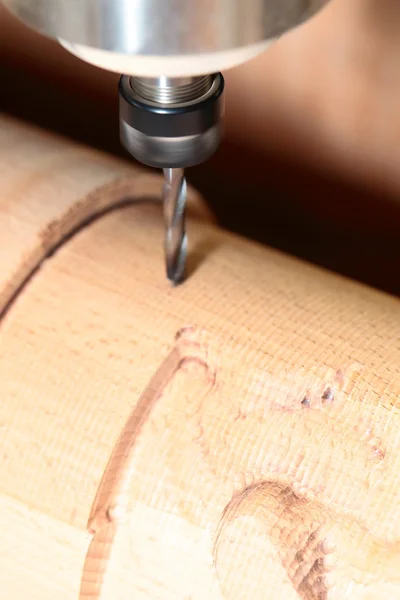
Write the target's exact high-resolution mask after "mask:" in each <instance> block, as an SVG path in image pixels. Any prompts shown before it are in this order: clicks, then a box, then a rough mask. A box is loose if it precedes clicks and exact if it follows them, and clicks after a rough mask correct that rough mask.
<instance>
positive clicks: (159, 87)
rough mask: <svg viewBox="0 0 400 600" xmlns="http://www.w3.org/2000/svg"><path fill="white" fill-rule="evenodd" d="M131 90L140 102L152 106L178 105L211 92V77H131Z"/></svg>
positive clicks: (195, 99) (197, 99) (196, 99)
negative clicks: (148, 103) (145, 102)
mask: <svg viewBox="0 0 400 600" xmlns="http://www.w3.org/2000/svg"><path fill="white" fill-rule="evenodd" d="M129 81H130V85H131V89H132V91H133V92H134V94H136V95H137V96H138V98H139V99H140V100H142V101H143V100H144V101H147V102H151V103H153V104H163V105H168V106H171V105H179V104H181V103H186V102H190V101H197V102H198V101H199V99H200V98H201V97H202V96H204V95H205V94H207V92H208V91H210V90H211V86H212V85H213V76H212V75H204V76H203V77H173V78H170V77H131V78H130V80H129Z"/></svg>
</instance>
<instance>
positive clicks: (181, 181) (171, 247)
mask: <svg viewBox="0 0 400 600" xmlns="http://www.w3.org/2000/svg"><path fill="white" fill-rule="evenodd" d="M164 177H165V183H164V219H165V261H166V268H167V277H168V279H169V280H170V281H171V282H172V283H173V284H174V285H177V284H178V283H180V282H181V281H182V279H183V277H184V271H185V263H186V254H187V235H186V231H185V208H186V193H187V192H186V179H185V176H184V169H164Z"/></svg>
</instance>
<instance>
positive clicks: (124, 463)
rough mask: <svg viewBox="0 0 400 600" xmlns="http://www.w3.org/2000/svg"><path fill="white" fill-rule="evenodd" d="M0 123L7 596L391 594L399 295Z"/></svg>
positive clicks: (114, 166)
mask: <svg viewBox="0 0 400 600" xmlns="http://www.w3.org/2000/svg"><path fill="white" fill-rule="evenodd" d="M0 125H1V126H0V132H1V133H2V141H1V142H0V152H1V162H0V164H1V167H2V170H4V174H2V177H1V179H0V186H1V187H0V190H1V191H0V230H1V232H2V235H1V236H0V243H1V248H0V249H1V261H2V263H1V265H2V266H1V278H0V281H1V288H0V289H1V292H3V293H4V294H5V296H4V303H6V301H7V302H8V301H9V299H10V297H11V296H12V292H13V291H14V290H13V289H11V288H13V287H14V288H16V287H17V286H19V285H20V284H21V281H22V280H23V278H24V277H26V275H27V274H28V272H29V271H30V270H32V269H33V268H34V266H35V261H36V262H41V268H40V270H38V271H37V272H36V273H34V275H33V276H32V278H31V279H30V281H29V282H28V283H27V284H26V285H25V286H24V287H22V289H20V292H19V294H18V296H17V298H16V299H15V301H14V302H13V303H12V304H10V305H9V306H8V310H7V312H6V313H5V316H4V318H3V321H2V324H1V325H2V327H1V339H0V345H1V347H0V381H1V403H0V430H1V453H0V561H1V562H0V598H7V599H8V598H15V599H16V600H20V599H21V600H22V598H24V599H25V598H27V597H29V598H32V599H34V600H36V599H38V600H39V598H40V599H41V600H47V599H49V600H50V599H53V598H54V597H57V598H60V599H65V600H73V599H75V598H76V599H77V598H78V597H79V593H80V591H79V590H80V589H81V599H82V600H83V599H89V598H90V599H91V600H94V599H96V600H98V599H100V598H101V600H108V599H113V600H119V599H120V598H121V600H122V599H124V600H125V599H126V598H135V600H137V599H139V600H140V599H143V600H145V599H146V600H148V599H150V598H151V599H160V600H169V599H173V598H176V599H183V598H184V599H189V598H190V599H192V600H194V599H196V600H197V599H199V600H200V599H201V600H203V599H204V598H210V600H219V599H222V598H224V599H227V600H231V599H235V600H236V599H238V600H239V599H247V598H248V599H250V598H251V599H252V598H260V599H261V598H268V599H270V598H271V599H273V600H275V599H276V600H278V599H280V598H287V599H288V600H290V599H291V598H293V599H296V598H305V599H307V600H308V599H317V598H318V599H320V598H327V599H329V600H331V599H332V600H333V599H339V598H340V599H343V598H352V599H353V598H356V599H363V600H364V599H368V600H369V599H371V598H383V597H388V598H400V502H399V500H400V488H399V469H400V453H399V445H400V444H399V430H400V406H399V397H400V305H399V301H398V300H397V299H394V298H391V297H389V296H387V295H384V294H382V293H378V292H376V291H374V290H371V289H369V288H366V287H363V286H361V285H357V284H354V283H352V282H350V281H346V280H344V279H341V278H338V277H335V276H333V275H331V274H329V273H327V272H324V271H321V270H318V269H316V268H314V267H312V266H310V265H307V264H305V263H302V262H301V261H296V260H293V259H290V258H288V257H286V256H284V255H282V254H280V253H278V252H274V251H271V250H268V249H265V248H263V247H261V246H258V245H256V244H253V243H250V242H248V241H246V240H243V239H240V238H238V237H236V236H233V235H230V234H227V233H225V232H224V231H222V230H220V229H218V228H217V227H216V226H215V225H213V224H212V222H211V221H210V220H209V219H206V218H204V217H205V216H207V213H206V211H205V210H204V209H202V208H201V205H200V204H199V200H198V199H196V198H195V201H194V203H193V204H196V206H199V208H197V212H196V210H194V212H193V216H191V217H190V218H189V220H188V230H189V236H190V251H191V257H190V265H191V275H190V277H189V279H188V280H187V282H186V283H185V284H184V285H182V286H180V287H178V288H176V289H173V288H171V287H170V285H169V284H168V282H167V281H166V279H165V276H164V268H163V252H162V238H163V224H162V215H161V210H160V206H158V205H157V204H156V203H154V202H135V200H140V199H143V198H148V199H150V198H152V197H153V196H154V194H155V193H157V190H159V189H160V184H161V182H160V179H159V178H150V177H149V176H146V177H143V179H142V184H140V180H141V177H142V176H141V175H140V170H137V169H132V170H131V171H130V173H129V172H128V171H129V167H128V166H126V165H123V164H122V163H119V162H117V161H115V159H109V158H108V157H106V156H103V155H100V154H97V153H95V152H93V151H89V150H87V149H79V148H77V147H76V146H73V145H72V144H70V143H69V142H67V141H65V140H61V139H58V138H56V137H54V136H50V135H48V134H44V133H41V132H40V131H37V130H33V129H30V128H29V127H27V126H25V125H23V124H20V123H16V122H14V121H12V120H8V119H5V118H3V119H2V120H1V124H0ZM25 157H26V158H25ZM78 175H79V176H78ZM128 190H129V195H130V198H131V200H132V205H131V206H129V207H123V208H122V207H120V208H118V209H116V210H114V211H112V212H109V213H108V214H107V215H105V216H103V217H101V218H99V219H98V220H96V221H95V222H92V223H90V224H89V225H87V226H86V227H84V228H82V229H81V230H80V231H79V232H78V233H77V234H76V235H75V236H73V237H72V238H71V239H68V240H65V242H64V243H62V244H61V246H60V247H59V248H58V250H57V251H56V252H55V253H54V254H53V256H52V257H51V258H48V260H45V261H43V256H44V254H45V253H46V251H47V250H48V248H49V247H51V246H52V245H54V244H55V243H56V242H57V241H59V240H58V239H57V238H60V237H61V238H62V237H63V236H65V234H66V233H67V232H68V231H70V230H71V229H76V227H77V225H78V221H79V219H80V218H82V219H83V220H86V219H88V217H89V216H90V215H91V214H93V213H97V212H99V209H100V208H101V207H104V206H107V205H111V204H118V202H119V200H122V197H121V195H122V194H123V195H124V197H125V195H126V194H127V193H128ZM194 196H196V195H195V194H194ZM93 198H96V200H95V201H94V200H93ZM85 207H86V208H85ZM71 215H72V216H73V217H71ZM200 217H202V218H200ZM55 219H56V221H57V223H62V226H60V227H57V228H54V226H53V229H52V231H55V232H56V233H54V235H53V238H51V243H50V244H47V246H43V245H41V244H42V242H41V240H43V231H47V228H48V227H49V225H50V224H51V223H54V221H55ZM50 229H51V227H50ZM12 232H16V233H15V234H14V235H12ZM61 241H62V240H61ZM27 257H28V258H29V261H30V262H29V268H28V267H27V265H28V263H27V260H28V258H27ZM124 428H125V429H124ZM122 430H123V434H122V436H121V435H120V434H121V431H122ZM111 456H112V458H111V462H109V459H110V457H111ZM95 498H96V501H95ZM89 517H90V519H89ZM88 520H89V528H90V530H91V533H87V532H86V527H87V523H88ZM92 536H93V539H92V543H90V541H91V538H92ZM86 552H88V554H87V559H86V563H85V556H86ZM84 565H85V566H86V568H85V570H84V576H83V582H82V586H81V577H82V572H83V569H84ZM100 575H102V576H101V577H100Z"/></svg>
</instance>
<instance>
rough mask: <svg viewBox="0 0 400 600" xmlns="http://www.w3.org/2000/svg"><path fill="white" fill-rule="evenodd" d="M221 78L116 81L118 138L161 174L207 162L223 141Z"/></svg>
mask: <svg viewBox="0 0 400 600" xmlns="http://www.w3.org/2000/svg"><path fill="white" fill-rule="evenodd" d="M223 92H224V78H223V76H222V75H221V73H215V74H212V75H204V76H197V77H181V78H169V77H157V78H142V77H130V76H128V75H123V76H122V77H121V79H120V82H119V103H120V138H121V143H122V145H123V146H124V147H125V149H126V150H127V151H128V152H129V153H130V154H131V155H132V156H133V157H134V158H135V159H137V160H138V161H140V162H141V163H143V164H146V165H148V166H150V167H157V168H162V169H169V168H186V167H191V166H194V165H197V164H199V163H201V162H204V161H206V160H207V159H208V158H210V156H211V155H212V154H214V152H215V151H216V149H217V148H218V146H219V143H220V141H221V138H222V118H223V112H224V102H223Z"/></svg>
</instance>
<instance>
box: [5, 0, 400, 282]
mask: <svg viewBox="0 0 400 600" xmlns="http://www.w3.org/2000/svg"><path fill="white" fill-rule="evenodd" d="M0 64H1V67H0V76H1V87H0V99H1V100H0V109H2V110H4V111H7V112H9V113H11V114H13V115H16V116H19V117H22V118H24V119H28V120H30V121H32V122H34V123H36V124H39V125H41V126H44V127H48V128H51V129H53V130H55V131H58V132H60V133H62V134H64V135H67V136H70V137H72V138H75V139H77V140H79V141H83V142H85V143H88V144H90V145H93V146H96V147H99V148H101V149H104V150H106V151H109V152H113V153H116V154H119V155H121V156H124V157H125V158H126V154H125V153H124V152H123V150H122V149H121V148H120V145H119V140H118V106H117V90H116V83H117V80H118V77H117V76H116V75H115V74H111V73H107V72H105V71H102V70H100V69H96V68H95V67H91V66H89V65H86V64H85V63H83V62H81V61H79V60H78V59H76V58H74V57H73V56H70V55H69V54H68V53H67V52H66V51H65V50H63V49H62V48H61V47H59V46H58V45H57V44H56V43H55V42H53V41H50V40H47V39H45V38H42V37H40V36H38V35H36V34H35V33H33V32H31V31H29V30H27V29H26V28H25V27H24V26H22V25H20V24H19V23H18V22H17V21H16V20H15V19H13V18H12V17H10V16H9V15H8V14H7V13H6V12H5V10H4V9H3V8H0ZM225 77H226V83H227V88H226V138H225V141H224V143H223V144H222V146H221V148H220V150H219V151H218V152H217V154H216V155H215V157H214V158H213V159H212V160H210V161H209V162H208V163H206V164H205V165H201V166H199V167H196V168H194V169H191V170H190V171H189V172H188V178H189V180H190V182H191V183H193V184H194V185H195V186H196V187H197V188H198V189H199V190H200V191H201V192H202V193H203V194H204V195H205V197H206V198H207V200H208V201H209V203H210V204H211V206H212V207H213V209H214V211H215V213H216V215H217V217H218V219H219V221H220V223H221V225H223V226H225V227H227V228H229V229H232V230H234V231H236V232H238V233H240V234H243V235H246V236H249V237H253V238H254V239H257V240H259V241H261V242H263V243H266V244H269V245H272V246H275V247H277V248H281V249H283V250H285V251H286V252H289V253H293V254H295V255H297V256H301V257H304V258H306V259H308V260H311V261H313V262H315V263H318V264H321V265H323V266H325V267H327V268H329V269H333V270H336V271H338V272H341V273H343V274H345V275H348V276H351V277H353V278H357V279H359V280H362V281H364V282H366V283H368V284H370V285H374V286H377V287H380V288H382V289H384V290H387V291H390V292H392V293H394V294H399V293H400V281H399V262H400V233H399V232H400V152H399V142H400V3H399V2H398V0H351V1H349V0H332V1H331V4H330V5H328V7H327V8H326V9H325V10H323V11H322V12H321V13H320V14H319V15H318V16H317V17H316V18H314V19H312V20H311V21H310V22H309V23H307V24H306V25H304V26H302V27H300V28H298V29H297V30H296V31H294V32H291V33H290V34H288V35H286V36H284V37H283V38H282V39H281V40H280V41H279V42H278V43H276V44H275V45H274V46H273V47H272V48H270V49H269V50H268V51H267V52H266V53H265V54H264V55H262V56H261V57H259V58H257V59H255V60H253V61H251V62H250V63H248V64H246V65H243V66H241V67H238V68H236V69H232V70H231V71H228V72H227V73H225Z"/></svg>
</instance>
